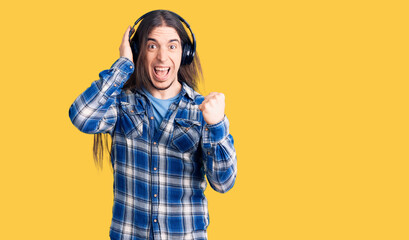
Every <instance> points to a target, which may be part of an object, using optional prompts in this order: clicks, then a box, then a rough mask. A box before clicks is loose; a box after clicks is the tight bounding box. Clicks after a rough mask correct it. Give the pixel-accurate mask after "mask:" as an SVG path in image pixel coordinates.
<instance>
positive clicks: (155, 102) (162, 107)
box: [142, 88, 181, 132]
mask: <svg viewBox="0 0 409 240" xmlns="http://www.w3.org/2000/svg"><path fill="white" fill-rule="evenodd" d="M142 91H143V92H144V93H145V94H146V96H147V97H148V98H149V101H150V102H151V103H152V107H153V116H154V117H155V132H156V130H157V129H158V128H159V126H160V124H161V122H162V119H163V118H164V117H165V115H166V113H167V111H168V109H169V106H170V105H171V104H172V103H173V102H176V101H178V100H179V97H180V96H181V92H179V94H178V95H176V96H174V97H172V98H169V99H159V98H155V97H154V96H152V94H150V92H149V91H148V90H146V89H145V88H142Z"/></svg>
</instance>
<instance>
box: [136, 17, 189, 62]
mask: <svg viewBox="0 0 409 240" xmlns="http://www.w3.org/2000/svg"><path fill="white" fill-rule="evenodd" d="M156 11H158V10H154V11H150V12H148V13H145V14H144V15H142V16H141V17H140V18H138V20H136V21H135V24H134V25H133V27H132V28H131V30H130V31H129V42H130V45H131V49H132V54H133V56H134V59H135V60H136V59H137V58H138V54H139V46H138V45H139V42H138V38H137V37H135V36H134V37H133V38H132V41H131V32H132V30H133V29H134V27H135V25H136V24H138V22H140V21H141V20H142V19H143V18H145V17H146V15H148V14H151V13H153V12H156ZM166 11H168V10H166ZM168 12H170V13H172V14H174V15H175V16H176V17H177V18H179V20H180V21H181V22H183V23H184V24H185V25H186V27H187V28H188V29H189V31H190V33H191V35H192V39H193V44H192V43H191V42H190V41H189V42H187V43H185V44H183V47H182V60H181V63H180V65H189V64H191V63H192V62H193V58H194V56H195V52H196V39H195V35H194V34H193V32H192V29H190V25H189V23H187V22H186V21H185V19H183V18H182V17H181V16H179V15H178V14H176V13H174V12H171V11H168ZM135 35H136V34H135Z"/></svg>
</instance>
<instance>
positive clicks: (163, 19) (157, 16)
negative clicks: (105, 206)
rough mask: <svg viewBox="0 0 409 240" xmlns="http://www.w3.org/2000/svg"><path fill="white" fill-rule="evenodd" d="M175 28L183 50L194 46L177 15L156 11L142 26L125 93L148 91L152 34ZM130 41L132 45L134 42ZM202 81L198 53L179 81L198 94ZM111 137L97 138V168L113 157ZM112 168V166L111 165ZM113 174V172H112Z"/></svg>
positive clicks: (135, 37)
mask: <svg viewBox="0 0 409 240" xmlns="http://www.w3.org/2000/svg"><path fill="white" fill-rule="evenodd" d="M162 26H166V27H172V28H174V29H175V30H176V32H177V33H178V35H179V37H180V40H181V44H182V46H183V45H184V44H185V43H187V42H192V41H191V40H190V39H189V35H188V34H187V31H186V30H185V27H184V26H183V24H182V23H181V22H180V20H179V18H178V16H177V15H175V14H174V13H172V12H171V11H167V10H156V11H152V12H150V13H149V14H148V15H146V16H145V17H144V18H143V20H142V21H141V22H140V24H139V27H138V28H137V30H136V32H135V35H134V36H133V38H132V40H134V39H137V40H138V43H139V54H138V56H134V62H136V64H135V71H134V72H133V73H132V75H131V76H130V77H129V79H128V80H127V82H126V83H125V84H124V86H123V87H122V90H124V91H125V90H131V91H135V90H141V89H142V87H144V88H148V85H149V81H150V79H149V74H148V72H147V71H146V68H145V66H144V61H143V60H144V59H145V56H146V48H145V47H144V46H146V43H147V40H148V35H149V33H150V32H151V31H152V30H153V29H154V28H156V27H162ZM132 40H131V41H132ZM200 80H203V72H202V67H201V64H200V60H199V56H198V53H197V51H196V53H195V56H194V59H193V62H192V63H191V64H189V65H181V66H180V68H179V72H178V81H179V82H181V83H182V82H184V83H186V84H187V85H188V86H190V87H191V88H193V89H194V90H196V91H197V88H198V83H199V81H200ZM109 140H110V135H109V134H102V133H98V134H94V146H93V153H94V162H95V165H97V166H100V167H101V169H102V167H103V157H104V152H108V154H109V155H111V149H112V143H111V146H110V147H109V143H108V142H109ZM110 166H112V165H110ZM111 170H112V169H111Z"/></svg>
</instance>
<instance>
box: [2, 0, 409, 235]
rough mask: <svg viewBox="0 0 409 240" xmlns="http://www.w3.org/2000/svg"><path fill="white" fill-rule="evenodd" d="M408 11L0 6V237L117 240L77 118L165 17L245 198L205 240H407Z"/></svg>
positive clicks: (212, 5) (215, 203)
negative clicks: (154, 22) (124, 47)
mask: <svg viewBox="0 0 409 240" xmlns="http://www.w3.org/2000/svg"><path fill="white" fill-rule="evenodd" d="M405 2H406V1H316V0H313V1H260V0H252V1H242V2H240V1H220V0H219V1H200V2H199V1H159V0H158V1H115V2H114V1H101V0H100V1H78V0H74V1H44V0H40V1H8V2H4V3H2V4H1V8H0V18H1V19H0V20H1V21H0V24H1V40H0V41H1V44H0V48H1V49H0V52H1V86H2V87H1V89H2V91H1V94H0V98H1V101H0V103H1V118H0V121H1V122H0V124H1V126H2V131H1V157H0V158H1V167H0V169H1V174H0V182H1V200H0V201H1V204H0V221H1V222H0V229H1V237H0V238H1V239H77V240H81V239H88V240H89V239H109V237H108V234H109V226H110V221H111V214H112V201H113V193H112V181H113V179H112V173H111V171H110V169H109V168H108V167H107V166H108V161H106V162H104V169H103V171H99V170H97V168H96V167H95V165H94V163H93V159H92V143H93V136H92V135H87V134H84V133H81V132H80V131H78V130H77V129H76V128H75V127H74V126H73V125H72V124H71V122H70V120H69V118H68V109H69V107H70V105H71V103H72V102H73V101H74V99H75V98H76V97H77V96H78V95H79V94H80V93H81V92H82V91H84V90H85V89H86V88H87V87H89V86H90V84H91V82H92V81H94V80H97V79H98V73H99V72H100V71H102V70H104V69H108V68H109V67H110V66H111V65H112V63H113V62H114V61H115V60H116V59H117V58H118V57H119V50H118V49H119V45H120V42H121V39H122V35H123V33H124V31H125V29H126V28H127V26H128V25H131V26H132V25H133V23H134V21H135V20H136V19H137V18H138V17H139V16H141V15H142V14H144V13H145V12H147V11H150V10H154V9H169V10H172V11H175V12H177V13H179V14H180V15H181V16H182V17H184V18H185V19H186V20H187V21H188V22H189V23H190V25H191V27H192V30H193V32H194V33H195V35H196V38H197V50H198V53H199V56H200V57H201V60H202V63H203V68H204V77H205V84H202V85H201V87H200V89H201V93H202V94H205V95H207V94H208V93H209V92H212V91H217V92H223V93H224V94H225V95H226V115H227V116H228V118H229V120H230V124H231V128H230V130H231V134H232V135H233V137H234V139H235V146H236V150H237V155H238V176H237V181H236V185H235V186H234V188H233V189H232V190H231V191H230V192H228V193H226V194H219V193H216V192H215V191H213V190H212V189H211V188H210V186H208V189H207V190H206V194H207V197H208V199H209V211H210V226H209V228H208V236H209V239H210V240H222V239H223V240H224V239H277V240H287V239H288V240H289V239H313V240H321V239H322V240H327V239H371V240H372V239H388V240H389V239H393V240H395V239H409V208H408V200H409V197H408V183H409V177H408V171H409V168H408V167H409V164H408V160H409V154H408V143H409V141H408V136H409V135H408V133H409V132H408V120H409V119H408V80H409V78H408V77H409V74H408V63H409V59H408V56H409V54H408V53H409V52H408V40H409V39H408V23H409V21H408V20H409V19H408V10H409V9H408V5H407V4H406V3H405Z"/></svg>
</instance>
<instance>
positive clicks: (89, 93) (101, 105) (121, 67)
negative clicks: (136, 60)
mask: <svg viewBox="0 0 409 240" xmlns="http://www.w3.org/2000/svg"><path fill="white" fill-rule="evenodd" d="M133 71H134V65H133V63H132V61H130V60H129V59H128V58H125V57H120V58H119V59H118V60H117V61H115V63H114V64H113V65H112V66H111V68H110V69H108V70H104V71H102V72H100V73H99V78H100V79H99V80H97V81H94V82H93V83H92V84H91V86H90V87H89V88H88V89H86V90H85V91H84V92H83V93H81V94H80V95H79V96H78V97H77V98H76V99H75V101H74V103H73V104H72V105H71V107H70V109H69V117H70V119H71V122H72V123H73V124H74V126H76V127H77V128H78V129H79V130H80V131H82V132H84V133H90V134H95V133H107V132H108V133H111V134H112V131H113V128H114V126H115V123H116V119H117V115H118V111H117V100H116V99H117V98H116V97H117V95H118V94H119V93H120V91H121V88H122V86H123V84H124V83H125V82H126V81H127V80H128V79H129V77H130V75H131V74H132V73H133Z"/></svg>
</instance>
